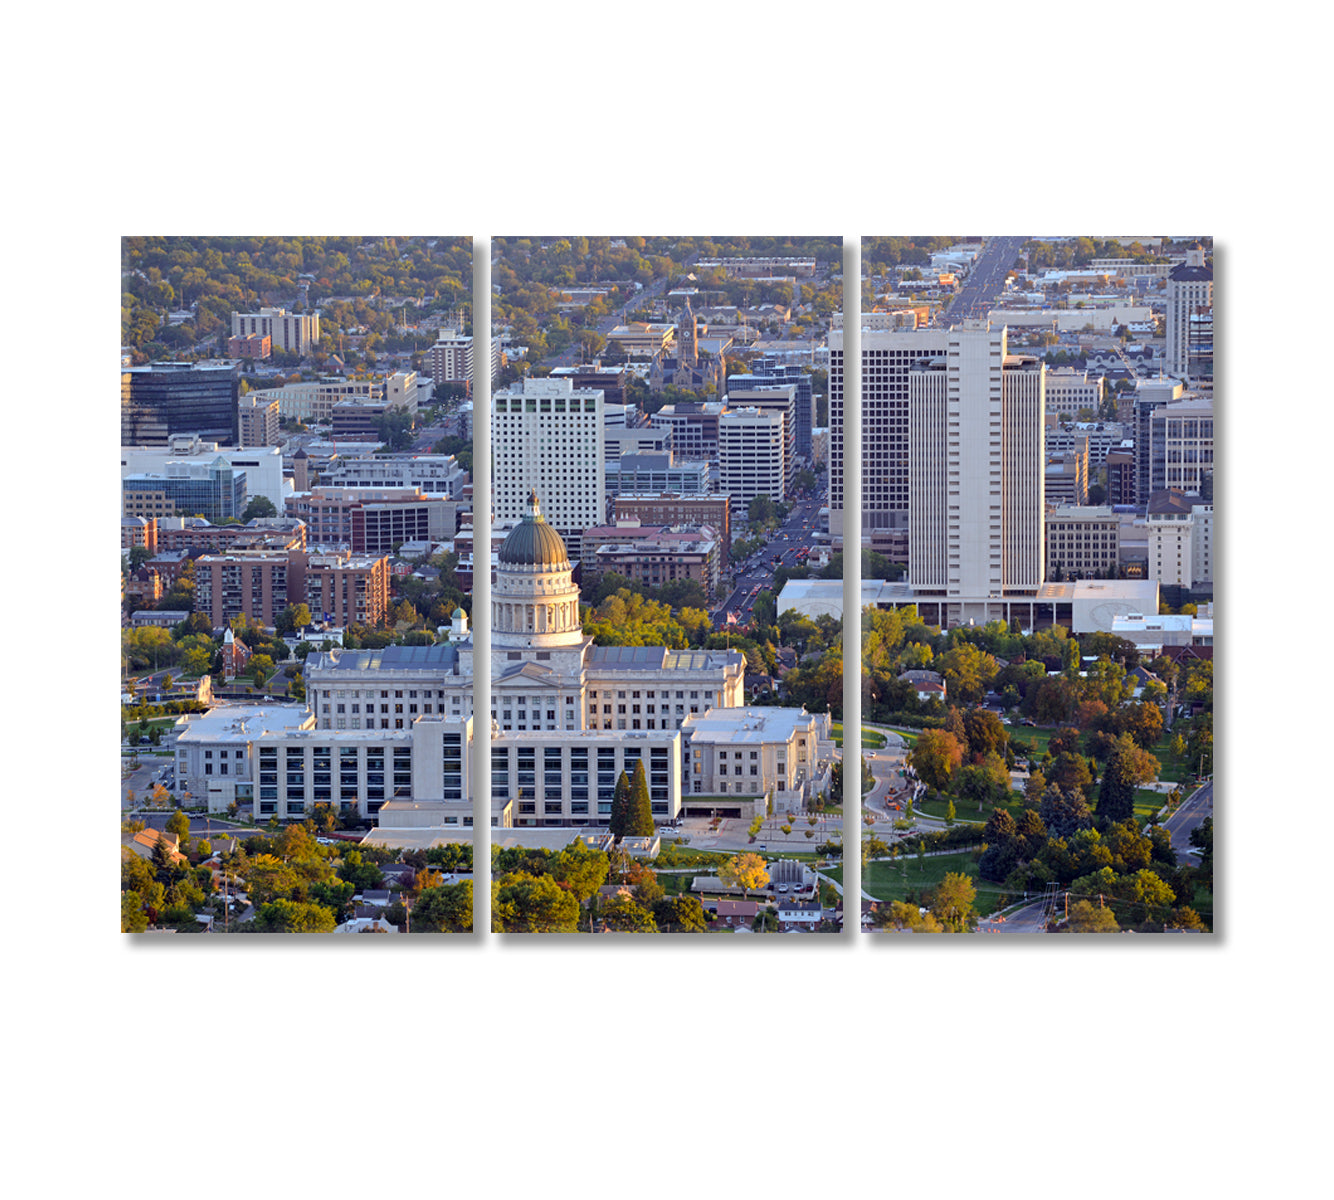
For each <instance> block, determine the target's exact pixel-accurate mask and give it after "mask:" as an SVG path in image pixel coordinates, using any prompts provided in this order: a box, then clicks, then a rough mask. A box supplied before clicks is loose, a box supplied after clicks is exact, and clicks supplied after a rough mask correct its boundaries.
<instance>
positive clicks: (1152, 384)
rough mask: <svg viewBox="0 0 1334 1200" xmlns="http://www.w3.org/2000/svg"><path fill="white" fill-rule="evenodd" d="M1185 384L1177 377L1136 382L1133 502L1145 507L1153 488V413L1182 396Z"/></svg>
mask: <svg viewBox="0 0 1334 1200" xmlns="http://www.w3.org/2000/svg"><path fill="white" fill-rule="evenodd" d="M1183 391H1184V388H1183V387H1182V385H1181V384H1180V383H1179V382H1178V381H1177V380H1175V379H1140V380H1136V382H1135V393H1134V395H1135V407H1134V416H1135V497H1134V500H1133V501H1130V503H1134V504H1138V505H1139V506H1140V507H1141V508H1143V507H1144V506H1145V505H1146V504H1147V503H1148V502H1149V495H1150V494H1151V493H1152V492H1153V487H1154V485H1153V469H1152V458H1151V454H1150V447H1151V444H1152V441H1153V414H1154V412H1155V411H1157V410H1158V409H1160V408H1162V407H1163V405H1165V404H1171V403H1173V402H1174V401H1177V400H1180V399H1181V396H1182V392H1183Z"/></svg>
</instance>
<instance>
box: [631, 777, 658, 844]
mask: <svg viewBox="0 0 1334 1200" xmlns="http://www.w3.org/2000/svg"><path fill="white" fill-rule="evenodd" d="M656 829H657V826H656V825H655V824H654V822H653V802H652V800H650V798H649V794H648V772H646V771H645V770H644V763H643V760H642V759H641V760H640V761H639V762H637V763H635V774H634V778H633V779H632V780H631V781H630V800H629V805H628V808H627V812H626V821H625V832H626V833H627V834H629V835H630V837H652V836H653V834H654V832H655V831H656Z"/></svg>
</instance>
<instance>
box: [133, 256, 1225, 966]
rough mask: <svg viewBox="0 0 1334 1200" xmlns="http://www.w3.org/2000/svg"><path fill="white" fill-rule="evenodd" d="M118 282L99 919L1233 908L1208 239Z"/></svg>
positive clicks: (1112, 920) (1007, 921)
mask: <svg viewBox="0 0 1334 1200" xmlns="http://www.w3.org/2000/svg"><path fill="white" fill-rule="evenodd" d="M1131 232H1132V233H1133V231H1131ZM479 254H480V258H479ZM121 296H122V305H121V452H120V459H121V504H122V512H121V554H122V600H123V603H122V612H121V643H122V654H121V669H122V678H121V754H120V773H121V774H120V781H119V793H120V798H121V799H120V809H121V813H120V820H121V833H120V838H121V930H122V932H125V933H134V934H140V935H143V936H146V937H147V936H150V935H158V934H168V933H170V934H177V935H181V934H205V935H209V936H213V937H218V936H227V937H230V936H237V935H240V936H245V935H253V934H266V933H267V934H293V933H305V934H325V933H327V934H337V935H346V934H366V935H376V936H381V935H382V936H398V935H409V936H411V935H421V934H434V935H438V936H440V938H441V940H442V941H444V942H445V943H448V941H449V940H450V939H449V938H448V937H444V936H443V935H453V937H454V938H457V937H458V936H459V935H470V936H472V937H493V936H494V937H496V938H499V939H500V940H501V941H502V942H504V941H507V940H509V939H510V938H511V937H512V936H517V935H523V934H563V935H566V940H567V941H578V940H580V939H581V938H587V937H591V936H594V935H596V936H599V937H605V936H610V937H616V936H621V937H624V936H625V935H629V934H642V935H661V936H674V935H691V936H692V937H694V938H714V939H719V938H737V937H740V938H742V940H743V941H744V940H747V939H750V940H754V939H756V938H758V939H760V940H772V938H773V936H774V935H797V937H796V938H795V939H794V938H791V937H785V938H784V940H783V942H782V944H784V945H800V944H802V942H801V938H803V937H805V938H809V937H820V936H823V937H824V938H826V939H827V938H829V937H831V936H832V937H838V936H846V937H848V938H863V937H864V938H866V939H868V941H869V942H873V943H874V944H876V945H877V946H884V947H892V946H893V944H894V943H895V942H896V941H898V940H899V939H898V937H897V936H896V935H905V934H911V935H918V936H920V935H922V934H926V933H938V934H942V935H944V934H959V935H969V936H972V937H977V936H1016V935H1028V936H1030V937H1036V936H1050V935H1061V934H1090V933H1121V932H1127V931H1136V932H1140V933H1160V934H1166V933H1211V932H1213V931H1214V881H1213V761H1212V760H1213V737H1212V734H1213V666H1214V640H1213V616H1214V595H1213V581H1214V561H1215V552H1214V547H1215V544H1216V542H1215V510H1214V469H1213V463H1214V408H1213V405H1214V372H1213V349H1214V335H1213V305H1214V272H1213V244H1212V240H1211V239H1210V238H1208V237H1204V236H1201V237H1188V238H1185V237H1165V236H1149V235H1147V234H1145V235H1144V236H1129V235H1124V234H1122V233H1116V232H1103V233H1100V232H1093V233H1089V232H1088V231H1079V230H1075V231H1069V230H1066V231H1061V232H1060V233H1058V234H1049V235H1042V234H1040V233H1039V232H1038V231H1030V232H1028V233H1025V232H1023V231H1021V232H1020V233H1018V234H1006V235H996V236H980V235H977V234H970V233H968V232H966V231H958V232H955V233H941V234H940V235H938V236H921V235H913V236H906V235H905V236H897V235H888V234H885V235H865V236H861V237H859V238H845V237H844V236H843V235H841V234H831V235H828V236H810V235H806V236H796V235H794V236H791V237H775V236H753V237H749V236H720V235H719V236H649V235H641V236H629V235H618V236H614V235H606V236H593V235H589V234H567V235H561V234H559V233H558V232H557V233H554V234H553V233H547V234H545V235H541V236H539V235H536V234H532V235H522V236H499V235H494V236H491V237H490V238H488V239H476V240H475V239H474V238H473V237H471V236H455V235H443V234H442V235H430V236H380V235H376V236H346V237H337V236H301V235H296V236H272V237H268V236H256V237H221V236H218V237H210V236H199V237H190V236H173V237H157V236H137V235H136V236H126V237H125V238H123V239H122V244H121Z"/></svg>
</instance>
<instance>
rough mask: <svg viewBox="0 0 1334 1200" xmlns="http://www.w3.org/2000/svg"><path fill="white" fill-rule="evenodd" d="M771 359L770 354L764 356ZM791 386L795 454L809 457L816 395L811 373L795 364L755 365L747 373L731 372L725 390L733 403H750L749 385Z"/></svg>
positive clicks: (804, 457)
mask: <svg viewBox="0 0 1334 1200" xmlns="http://www.w3.org/2000/svg"><path fill="white" fill-rule="evenodd" d="M765 358H766V359H771V358H772V356H765ZM789 385H790V386H791V387H793V388H795V389H796V392H795V400H796V404H795V407H794V412H795V414H796V426H795V429H794V444H795V449H796V453H797V455H798V457H800V458H803V459H809V458H810V457H811V429H812V428H813V426H814V425H815V397H814V394H813V392H812V390H811V375H810V372H809V371H807V370H806V369H805V368H803V367H800V366H798V365H797V364H796V363H772V364H771V365H766V366H764V367H763V368H761V367H759V366H757V367H756V368H755V370H754V372H753V373H752V374H749V375H730V376H728V379H727V392H728V395H729V396H730V397H732V398H733V399H734V401H735V402H736V403H739V404H745V403H749V401H748V399H747V395H748V392H749V390H750V389H752V388H772V387H786V386H789Z"/></svg>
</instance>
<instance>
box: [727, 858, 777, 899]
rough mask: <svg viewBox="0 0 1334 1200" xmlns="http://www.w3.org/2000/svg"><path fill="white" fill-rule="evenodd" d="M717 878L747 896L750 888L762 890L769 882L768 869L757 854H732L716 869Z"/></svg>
mask: <svg viewBox="0 0 1334 1200" xmlns="http://www.w3.org/2000/svg"><path fill="white" fill-rule="evenodd" d="M718 878H719V879H720V880H721V881H722V882H723V883H724V884H726V885H727V886H728V887H739V888H740V889H741V894H742V895H743V896H748V895H749V894H750V889H751V888H762V887H764V885H765V884H766V883H768V882H769V868H768V866H767V865H766V864H765V861H764V859H762V858H761V857H760V856H759V855H758V854H750V853H746V854H734V855H733V856H732V857H731V858H729V859H728V860H727V861H726V862H725V863H723V864H722V865H721V866H720V867H719V868H718Z"/></svg>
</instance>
